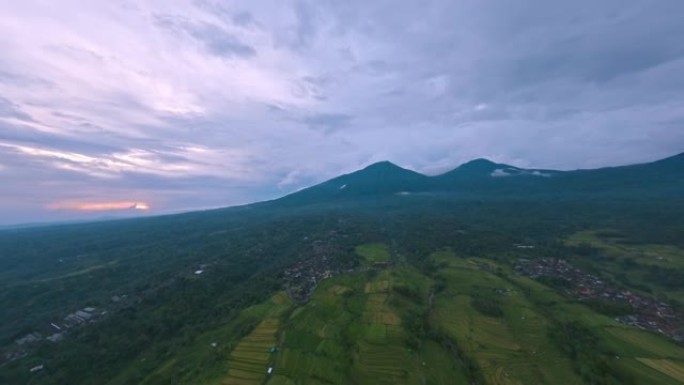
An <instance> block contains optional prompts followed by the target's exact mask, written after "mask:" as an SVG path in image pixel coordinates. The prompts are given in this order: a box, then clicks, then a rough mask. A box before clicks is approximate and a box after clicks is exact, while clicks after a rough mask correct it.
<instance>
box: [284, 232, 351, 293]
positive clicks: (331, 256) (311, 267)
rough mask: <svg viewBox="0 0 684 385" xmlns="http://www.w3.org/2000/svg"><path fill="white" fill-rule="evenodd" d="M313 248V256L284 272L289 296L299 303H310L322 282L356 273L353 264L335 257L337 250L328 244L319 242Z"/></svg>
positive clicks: (303, 259)
mask: <svg viewBox="0 0 684 385" xmlns="http://www.w3.org/2000/svg"><path fill="white" fill-rule="evenodd" d="M307 240H308V239H307ZM311 246H312V250H311V255H307V256H305V257H302V258H299V260H298V261H297V262H296V263H295V264H294V265H292V266H290V267H289V268H287V269H285V272H284V280H285V288H286V291H287V294H288V295H289V296H290V298H291V299H292V300H293V301H295V302H298V303H306V302H308V301H309V299H310V298H311V294H313V292H314V290H315V289H316V286H318V283H319V282H320V281H322V280H324V279H326V278H330V277H332V276H335V275H339V274H342V273H345V272H353V271H354V266H353V264H352V263H351V262H350V263H346V264H345V263H342V262H340V260H339V259H338V258H336V257H335V255H336V250H334V248H333V247H332V246H331V245H330V244H329V243H328V242H324V241H321V240H317V241H313V242H312V245H311Z"/></svg>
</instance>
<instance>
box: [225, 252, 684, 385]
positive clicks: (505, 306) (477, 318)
mask: <svg viewBox="0 0 684 385" xmlns="http://www.w3.org/2000/svg"><path fill="white" fill-rule="evenodd" d="M381 250H384V251H387V249H386V247H385V246H383V245H364V246H361V247H358V248H357V249H356V252H357V253H359V254H361V255H366V256H367V257H364V258H366V259H365V261H366V264H365V265H362V266H365V267H370V266H375V265H373V264H372V263H374V262H371V261H375V260H376V259H375V258H378V257H377V255H378V254H382V253H384V251H381ZM371 258H373V259H371ZM380 258H389V254H387V256H383V257H380ZM431 259H432V260H433V261H434V262H435V263H436V264H439V266H440V269H439V270H438V271H437V272H436V273H435V274H434V275H429V274H427V275H426V274H424V273H421V272H420V271H419V270H417V269H415V268H413V267H410V266H408V265H405V264H398V265H395V266H393V267H391V266H389V267H388V266H385V265H382V266H381V268H377V266H376V268H375V269H367V271H362V272H358V273H354V274H347V275H341V276H337V277H333V278H329V279H326V280H323V281H322V282H320V284H319V285H318V287H317V289H316V290H315V292H314V293H313V295H312V298H311V301H310V302H309V303H308V304H306V305H302V306H299V307H296V308H293V307H292V306H293V305H291V304H290V302H289V301H288V300H287V298H285V296H284V295H283V294H282V293H281V294H278V295H276V296H274V297H273V298H272V299H271V301H269V302H268V303H265V304H262V305H258V306H255V307H253V308H250V309H248V310H247V311H246V313H247V315H250V314H251V316H258V317H259V319H260V322H259V324H258V325H257V326H256V328H254V330H252V332H251V333H250V334H249V335H247V336H246V337H244V338H242V339H241V340H240V341H239V343H237V345H235V348H234V349H233V350H232V352H231V354H230V360H229V363H228V366H229V371H228V377H226V378H224V379H223V382H222V383H223V384H224V385H243V384H264V383H266V384H268V385H300V384H315V385H317V384H320V385H323V384H340V385H342V384H349V383H357V384H415V385H419V384H435V385H447V384H449V385H461V384H463V385H465V384H479V385H485V384H486V385H526V384H554V385H556V384H559V385H565V384H567V385H575V384H577V385H579V384H584V383H592V382H591V381H593V380H589V379H587V378H582V377H580V375H579V374H578V373H580V372H581V371H580V370H578V366H577V365H576V363H575V362H574V361H573V359H572V358H571V356H570V355H568V353H567V352H565V353H564V351H563V349H564V348H565V347H564V346H562V345H559V344H558V343H557V341H555V340H554V339H553V338H555V337H553V336H552V335H553V333H552V331H553V330H554V328H557V327H558V325H559V323H561V324H562V323H568V322H569V323H573V322H574V323H578V324H581V325H584V326H583V327H586V328H588V329H586V330H590V331H591V333H594V334H595V336H593V337H591V338H595V339H596V341H597V342H596V344H597V345H596V350H597V352H596V353H595V354H597V356H596V357H598V359H600V360H603V361H602V362H604V363H603V364H602V365H606V366H607V367H609V368H619V370H621V371H622V372H623V373H629V375H630V376H631V377H633V378H634V379H636V380H635V381H637V382H634V384H639V385H642V384H644V385H656V384H657V385H661V384H665V385H670V384H671V385H675V384H681V383H682V381H683V380H684V378H683V376H684V349H682V348H681V347H679V346H677V345H675V344H673V343H672V342H670V341H667V340H666V339H665V338H664V337H662V336H658V335H655V334H652V333H648V332H645V331H641V330H638V329H635V328H630V327H626V326H624V325H621V324H619V323H617V322H616V321H615V320H613V319H611V318H610V317H606V316H604V315H601V314H598V313H596V312H594V311H593V310H591V309H590V308H588V307H586V306H584V305H583V304H581V303H577V302H573V301H570V300H568V299H566V298H564V297H562V296H560V295H559V294H558V293H556V292H555V291H554V290H553V289H551V288H549V287H547V286H544V285H542V284H540V283H539V282H536V281H534V280H531V279H529V278H525V277H519V276H515V275H514V274H512V273H511V271H510V270H507V269H506V267H505V266H502V265H497V264H495V263H494V262H492V261H488V260H482V259H476V258H462V257H458V256H456V255H453V254H452V253H450V252H442V253H436V254H433V255H432V256H431ZM364 270H366V269H364ZM437 281H439V282H440V285H441V288H440V289H439V290H437V291H436V289H435V287H436V286H435V285H436V282H437ZM290 309H291V310H292V311H291V312H290V311H288V310H290ZM273 346H277V347H278V352H277V353H273V354H272V353H270V352H269V349H270V348H271V347H273ZM610 352H616V353H610ZM611 354H612V355H611ZM269 367H273V373H272V375H270V376H269V375H267V373H266V372H267V369H268V368H269ZM611 381H614V380H611ZM601 383H602V382H601ZM605 383H606V384H608V383H611V382H605ZM612 383H616V382H612ZM617 383H622V382H617Z"/></svg>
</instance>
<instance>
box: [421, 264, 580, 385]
mask: <svg viewBox="0 0 684 385" xmlns="http://www.w3.org/2000/svg"><path fill="white" fill-rule="evenodd" d="M436 258H439V259H440V260H441V261H444V262H447V263H448V264H449V266H448V267H447V268H445V269H444V270H443V271H442V273H441V274H442V276H443V278H444V279H445V281H446V286H447V287H446V290H445V291H444V292H442V293H440V294H438V295H437V296H436V298H435V322H436V323H437V324H438V325H439V326H440V327H441V328H443V329H444V330H445V331H446V332H447V334H448V335H449V336H450V337H451V338H453V339H454V340H455V341H456V342H457V343H458V344H459V346H461V348H462V349H463V350H464V351H465V353H466V354H467V355H468V356H470V357H471V358H472V359H473V360H474V361H476V362H477V363H478V365H479V366H480V368H481V370H482V374H483V375H484V377H485V379H486V381H487V383H488V384H501V385H509V384H531V383H534V384H580V383H581V380H580V379H579V378H578V377H577V376H576V374H575V373H574V372H573V370H572V366H571V365H570V362H569V361H568V360H567V359H566V358H565V357H564V356H563V355H562V354H561V353H560V352H559V351H558V350H557V348H556V347H555V346H554V345H553V344H552V343H551V341H549V340H548V335H547V331H548V327H549V326H548V321H547V320H546V319H545V317H544V316H542V315H541V314H540V313H539V312H538V311H537V310H536V309H535V306H534V305H533V304H532V303H530V302H529V301H528V300H527V299H526V298H525V296H524V295H523V294H522V293H519V292H518V291H516V290H514V289H515V288H514V287H513V286H511V284H510V283H509V282H507V281H505V280H504V279H502V278H499V277H497V276H496V275H494V274H491V273H489V272H488V271H486V270H484V269H482V268H481V266H483V263H482V262H480V261H479V260H475V259H470V260H463V259H457V258H449V257H448V256H447V255H441V256H436ZM487 269H489V267H487ZM473 296H480V297H484V298H485V299H486V300H487V301H489V300H491V301H492V302H496V303H498V304H499V305H498V307H499V314H500V316H492V315H485V314H483V313H482V311H481V310H479V308H478V309H476V308H475V307H474V304H473Z"/></svg>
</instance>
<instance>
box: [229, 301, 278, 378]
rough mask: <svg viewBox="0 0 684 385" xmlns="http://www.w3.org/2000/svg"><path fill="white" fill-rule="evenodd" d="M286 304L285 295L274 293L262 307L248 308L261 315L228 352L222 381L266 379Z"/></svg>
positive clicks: (271, 363)
mask: <svg viewBox="0 0 684 385" xmlns="http://www.w3.org/2000/svg"><path fill="white" fill-rule="evenodd" d="M289 307H290V303H289V300H288V299H287V296H285V295H284V294H283V293H278V294H276V295H275V296H273V298H271V301H270V302H269V303H267V304H265V305H264V306H263V307H260V308H254V309H250V311H253V312H264V315H265V318H264V319H263V320H262V321H261V323H259V324H258V325H257V326H256V328H254V330H253V331H252V332H251V333H250V334H249V335H247V336H246V337H245V338H243V339H242V340H241V341H240V342H239V343H238V345H237V346H236V347H235V349H233V351H232V352H231V354H230V359H229V362H228V377H227V378H225V379H224V381H223V384H224V385H256V384H261V383H262V382H263V381H264V380H265V379H266V376H267V371H268V369H269V367H272V365H273V361H274V358H273V353H271V348H273V347H274V346H276V342H277V341H276V333H277V332H278V326H279V324H280V317H281V315H282V314H283V313H284V312H285V311H286V310H287V309H288V308H289Z"/></svg>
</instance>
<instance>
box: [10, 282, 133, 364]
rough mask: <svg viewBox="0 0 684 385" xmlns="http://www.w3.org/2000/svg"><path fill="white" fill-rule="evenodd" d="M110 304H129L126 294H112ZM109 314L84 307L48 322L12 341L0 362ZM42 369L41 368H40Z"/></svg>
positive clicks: (13, 357) (22, 355) (19, 356)
mask: <svg viewBox="0 0 684 385" xmlns="http://www.w3.org/2000/svg"><path fill="white" fill-rule="evenodd" d="M111 302H112V304H111V306H110V308H111V309H113V310H117V309H123V308H126V307H128V306H130V305H131V301H130V300H129V298H128V296H127V295H121V296H117V295H115V296H112V297H111ZM108 314H109V311H108V310H106V309H103V308H101V309H98V308H95V307H90V306H89V307H84V308H82V309H79V310H76V311H74V312H73V313H70V314H68V315H67V316H65V317H64V318H63V319H62V320H61V321H55V322H50V323H49V324H46V325H44V326H43V327H42V328H39V329H38V330H36V331H33V332H31V333H29V334H27V335H25V336H23V337H21V338H17V339H16V340H15V341H14V347H13V348H11V349H9V350H8V351H5V352H3V353H2V355H0V363H2V362H9V361H15V360H18V359H20V358H23V357H26V356H27V355H28V354H29V352H30V351H31V350H32V349H34V348H35V347H37V346H38V345H39V344H40V343H43V342H46V341H47V342H50V343H56V342H59V341H61V340H63V339H64V337H65V336H66V334H67V333H68V332H69V330H70V329H73V328H76V327H80V326H84V325H87V324H90V323H94V322H98V321H100V320H101V319H103V318H105V317H106V316H107V315H108ZM41 369H42V368H41Z"/></svg>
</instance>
